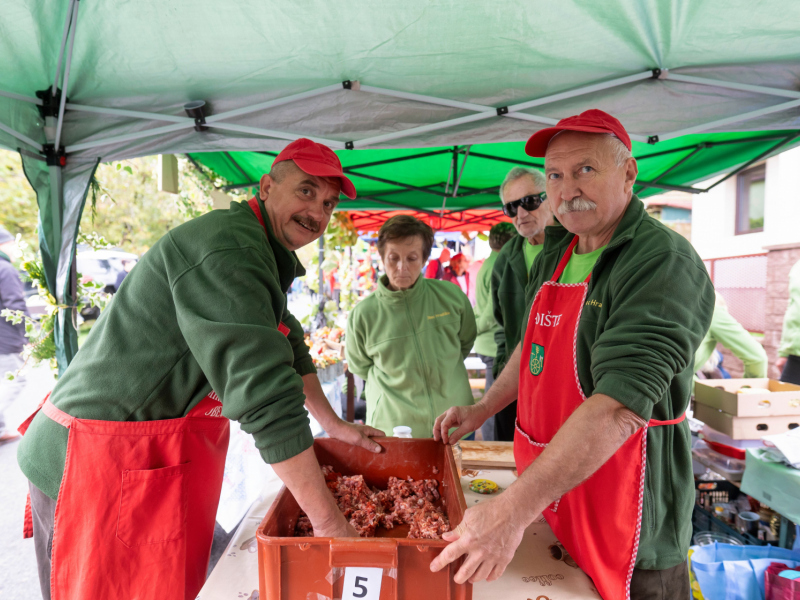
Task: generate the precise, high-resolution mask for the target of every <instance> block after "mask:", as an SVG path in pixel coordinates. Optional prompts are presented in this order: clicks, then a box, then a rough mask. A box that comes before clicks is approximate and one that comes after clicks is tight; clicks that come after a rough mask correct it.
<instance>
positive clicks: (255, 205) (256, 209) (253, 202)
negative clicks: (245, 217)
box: [247, 196, 269, 237]
mask: <svg viewBox="0 0 800 600" xmlns="http://www.w3.org/2000/svg"><path fill="white" fill-rule="evenodd" d="M247 204H248V205H249V206H250V208H251V209H252V210H253V212H254V213H256V218H257V219H258V222H259V223H261V226H262V227H263V228H264V233H266V234H267V237H269V232H268V231H267V224H266V223H264V217H263V216H261V207H260V206H259V205H258V198H256V197H255V196H253V197H252V198H250V200H248V201H247Z"/></svg>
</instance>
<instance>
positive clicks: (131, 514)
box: [117, 462, 190, 548]
mask: <svg viewBox="0 0 800 600" xmlns="http://www.w3.org/2000/svg"><path fill="white" fill-rule="evenodd" d="M189 464H190V463H188V462H187V463H184V464H182V465H175V466H173V467H164V468H161V469H144V470H141V471H123V472H122V493H121V495H120V501H119V518H118V521H117V538H118V539H119V540H120V541H121V542H122V543H123V544H125V545H126V546H127V547H128V548H133V547H135V546H142V545H145V544H160V543H163V542H169V541H172V540H176V539H178V538H180V537H181V536H182V535H183V530H184V527H185V525H186V503H187V500H188V498H187V497H186V496H187V495H186V477H185V475H186V473H187V472H188V470H189Z"/></svg>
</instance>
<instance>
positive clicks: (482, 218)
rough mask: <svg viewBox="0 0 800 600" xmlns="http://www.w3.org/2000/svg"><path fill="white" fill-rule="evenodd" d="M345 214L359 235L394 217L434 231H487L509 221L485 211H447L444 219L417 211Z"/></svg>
mask: <svg viewBox="0 0 800 600" xmlns="http://www.w3.org/2000/svg"><path fill="white" fill-rule="evenodd" d="M347 214H348V215H349V216H350V218H351V219H352V220H353V224H354V225H355V227H356V229H357V230H358V231H359V233H364V232H368V231H378V229H380V228H381V225H383V224H384V223H385V222H386V221H387V220H388V219H390V218H392V217H393V216H395V215H411V216H412V217H416V218H418V219H420V220H421V221H425V222H426V223H427V224H428V225H430V226H431V227H433V229H434V230H436V231H488V230H489V229H491V228H492V226H493V225H496V224H497V223H501V222H503V221H506V222H509V221H510V219H509V218H508V217H506V216H505V215H504V214H503V212H502V211H499V210H487V209H476V210H464V211H457V212H450V211H448V212H447V213H446V216H444V217H442V216H439V215H437V214H435V213H433V212H428V211H418V210H391V211H387V210H350V211H347Z"/></svg>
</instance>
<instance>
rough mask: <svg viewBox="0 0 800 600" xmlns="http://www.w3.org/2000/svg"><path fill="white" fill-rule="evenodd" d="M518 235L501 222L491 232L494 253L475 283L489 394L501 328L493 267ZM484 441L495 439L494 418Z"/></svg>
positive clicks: (480, 353)
mask: <svg viewBox="0 0 800 600" xmlns="http://www.w3.org/2000/svg"><path fill="white" fill-rule="evenodd" d="M516 235H517V232H516V230H515V229H514V225H512V224H511V223H498V224H497V225H495V226H494V227H492V229H491V230H490V231H489V247H490V248H491V249H492V253H491V254H490V255H489V256H488V257H487V258H486V260H484V261H483V264H482V265H481V269H480V271H478V277H477V281H476V284H475V322H476V323H477V325H478V337H477V338H475V352H476V353H477V354H478V357H479V358H480V359H481V360H482V361H483V364H485V365H486V387H485V388H484V390H483V393H484V394H485V393H487V392H488V391H489V388H491V387H492V384H493V383H494V373H493V372H492V366H493V365H494V357H495V355H496V354H497V342H495V341H494V334H495V331H497V330H499V329H500V326H499V325H498V324H497V319H495V318H494V307H493V306H492V268H493V267H494V263H495V262H496V261H497V256H498V254H499V253H500V250H502V249H503V246H505V245H506V242H508V241H509V240H511V239H512V238H514V237H516ZM481 433H482V434H483V439H484V440H485V441H487V442H491V441H493V440H494V416H492V417H489V418H488V419H486V422H485V423H484V424H483V426H482V427H481Z"/></svg>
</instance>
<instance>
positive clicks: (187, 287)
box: [18, 139, 381, 600]
mask: <svg viewBox="0 0 800 600" xmlns="http://www.w3.org/2000/svg"><path fill="white" fill-rule="evenodd" d="M340 193H343V194H344V195H345V196H347V197H348V198H354V197H355V195H356V190H355V188H354V187H353V184H352V183H351V182H350V180H349V179H348V178H347V177H346V176H345V175H344V173H343V172H342V167H341V164H340V162H339V159H338V158H337V157H336V155H335V154H334V153H333V152H332V151H331V150H330V149H329V148H326V147H325V146H322V145H320V144H316V143H314V142H312V141H310V140H307V139H301V140H297V141H295V142H292V143H291V144H289V145H288V146H287V147H286V148H285V149H284V150H283V152H281V153H280V154H279V155H278V157H277V158H276V159H275V162H274V163H273V166H272V170H271V171H270V173H269V174H267V175H264V176H263V177H262V178H261V182H260V186H259V193H258V196H257V197H254V198H252V199H250V200H249V201H246V202H234V203H231V206H230V208H229V209H228V210H215V211H212V212H210V213H208V214H206V215H203V216H201V217H199V218H197V219H194V220H193V221H190V222H188V223H185V224H183V225H181V226H180V227H177V228H175V229H173V230H172V231H170V232H169V233H168V234H167V235H165V236H164V237H163V238H161V239H160V240H159V241H158V242H157V243H156V244H155V245H154V246H153V247H152V248H151V249H150V250H149V251H148V252H147V253H146V254H145V255H144V257H143V258H142V259H141V260H140V261H139V262H138V264H137V265H136V267H135V268H134V269H133V270H132V271H131V273H130V274H129V275H128V277H127V278H126V279H125V285H123V286H122V287H121V288H120V290H119V292H117V294H115V296H114V301H113V302H112V303H111V305H110V306H109V308H108V309H107V310H106V311H105V312H104V313H103V315H102V316H101V318H100V319H99V320H98V322H97V324H96V325H95V326H94V327H93V329H92V332H91V333H90V335H89V337H88V339H87V340H86V342H85V344H84V345H83V347H82V348H81V349H80V351H79V352H78V354H77V356H76V357H75V360H74V361H73V362H72V364H71V365H70V367H69V368H68V369H67V371H66V372H65V374H64V376H63V377H62V378H61V379H60V380H59V382H58V384H57V385H56V387H55V389H54V390H53V393H52V394H51V396H50V398H49V400H48V401H47V402H46V403H45V404H44V405H43V407H42V409H41V410H40V411H39V412H38V413H37V414H36V416H35V417H34V418H33V419H32V421H30V423H29V426H28V429H27V433H26V435H25V436H24V438H23V441H22V442H21V445H20V448H19V452H18V460H19V464H20V467H21V468H22V470H23V472H24V473H25V475H26V476H27V477H28V479H29V480H30V492H31V500H32V513H29V514H28V523H27V524H28V525H29V526H30V527H29V528H30V529H32V533H33V536H34V545H35V548H36V556H37V562H38V565H39V577H40V582H41V588H42V594H43V596H44V598H50V597H51V592H52V595H53V596H54V597H58V598H75V599H78V598H81V599H83V598H111V597H114V598H186V599H187V600H189V599H194V598H195V596H196V595H197V593H198V592H199V590H200V587H201V586H202V584H203V582H204V581H205V573H206V568H207V564H208V559H209V551H210V547H211V540H212V535H213V530H214V520H215V519H214V517H215V515H216V509H217V503H218V501H219V495H220V488H221V484H222V476H223V470H224V465H225V454H226V452H227V448H228V419H235V420H237V421H239V422H240V423H241V426H242V429H243V430H244V431H246V432H247V433H250V434H252V435H253V437H254V438H255V442H256V446H257V447H258V449H259V451H260V452H261V455H262V457H263V459H264V460H265V461H266V462H267V463H270V464H272V466H273V468H274V469H275V471H276V473H277V474H278V475H279V476H280V477H281V479H282V480H283V482H284V483H285V484H286V485H287V487H288V488H289V489H290V490H291V491H292V493H293V494H294V497H295V498H296V499H297V501H298V503H299V504H300V506H301V507H302V509H303V510H304V511H305V512H306V513H307V514H308V516H309V518H310V519H311V522H312V524H313V527H314V531H315V533H316V535H319V536H337V537H341V536H354V535H356V532H355V531H354V529H353V528H352V527H351V526H350V524H349V523H348V522H347V521H346V520H345V519H344V517H343V516H342V514H341V513H340V512H339V510H338V508H337V506H336V503H335V501H334V500H333V497H332V496H331V494H330V492H329V491H328V488H327V486H326V484H325V481H324V479H323V476H322V474H321V471H320V468H319V465H318V464H317V460H316V458H315V455H314V452H313V449H312V448H311V446H312V442H313V438H312V435H311V431H310V429H309V420H308V417H307V414H306V410H305V408H304V404H305V407H306V408H308V410H309V411H310V412H311V413H312V414H313V415H314V417H315V418H316V419H317V420H318V421H319V423H320V424H321V425H322V426H323V427H324V428H325V429H326V431H327V432H328V433H329V434H330V435H331V436H332V437H336V438H338V439H341V440H344V441H346V442H349V443H351V444H355V445H358V446H362V447H364V448H367V449H369V450H371V451H374V452H379V451H380V447H379V446H378V444H377V443H375V442H374V441H373V440H372V439H370V436H375V435H381V432H379V431H378V430H376V429H372V428H370V427H364V426H356V425H352V424H349V423H345V422H344V421H342V420H341V419H339V418H338V417H337V416H336V415H335V413H334V412H333V410H332V409H331V407H330V405H329V404H328V401H327V400H326V398H325V396H324V394H323V392H322V388H321V386H320V383H319V380H318V379H317V375H316V369H315V368H314V364H313V362H312V359H311V357H310V356H309V353H308V348H307V347H306V345H305V343H304V340H303V330H302V328H301V326H300V323H299V322H298V321H297V319H295V318H294V317H293V316H292V315H291V314H290V313H289V312H288V311H287V309H286V292H287V290H288V289H289V287H290V285H291V283H292V281H293V280H294V278H295V277H297V276H300V275H302V274H303V273H304V271H303V267H302V266H301V265H300V264H299V262H298V260H297V256H296V255H295V253H294V251H295V250H297V249H298V248H300V247H302V246H304V245H306V244H308V243H311V242H313V241H314V240H316V239H318V238H319V236H320V235H322V233H323V232H324V230H325V227H326V226H327V225H328V221H329V220H330V218H331V214H332V213H333V210H334V209H335V208H336V205H337V204H338V202H339V194H340Z"/></svg>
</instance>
